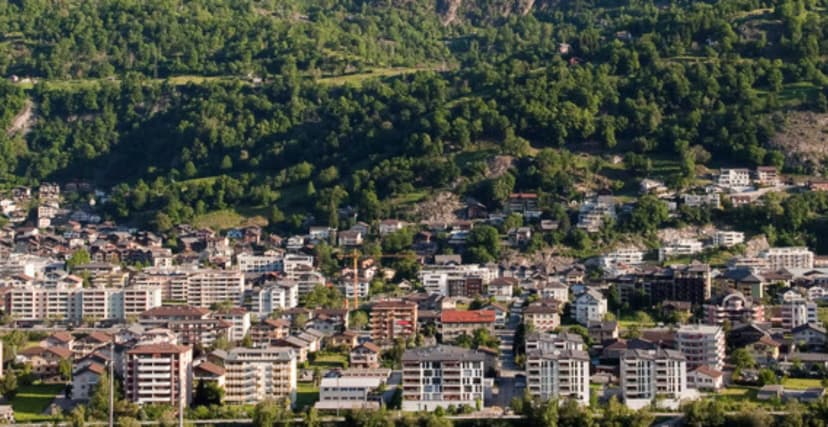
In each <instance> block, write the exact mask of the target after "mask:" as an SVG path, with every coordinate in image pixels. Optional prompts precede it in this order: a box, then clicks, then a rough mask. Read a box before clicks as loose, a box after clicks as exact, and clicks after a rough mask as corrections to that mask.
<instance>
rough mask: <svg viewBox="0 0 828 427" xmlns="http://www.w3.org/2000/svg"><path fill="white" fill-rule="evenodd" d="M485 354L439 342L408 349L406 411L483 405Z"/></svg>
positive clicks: (405, 363) (404, 378)
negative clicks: (439, 343) (433, 344)
mask: <svg viewBox="0 0 828 427" xmlns="http://www.w3.org/2000/svg"><path fill="white" fill-rule="evenodd" d="M484 361H485V356H484V354H483V353H481V352H479V351H476V350H468V349H465V348H461V347H454V346H448V345H437V346H433V347H418V348H414V349H409V350H406V351H405V353H403V356H402V365H403V379H402V382H403V404H402V409H403V411H433V410H435V409H436V408H438V407H442V408H444V409H445V408H448V406H449V405H453V406H455V407H457V406H459V405H468V406H471V407H475V405H477V403H478V402H479V403H480V404H481V405H482V404H483V397H484V388H483V387H484V385H483V375H484Z"/></svg>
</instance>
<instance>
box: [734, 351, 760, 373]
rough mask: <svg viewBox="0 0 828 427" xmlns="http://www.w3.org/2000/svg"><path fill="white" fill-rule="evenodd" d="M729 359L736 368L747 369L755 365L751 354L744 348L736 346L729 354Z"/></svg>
mask: <svg viewBox="0 0 828 427" xmlns="http://www.w3.org/2000/svg"><path fill="white" fill-rule="evenodd" d="M730 360H731V362H733V364H734V365H735V366H736V369H739V370H741V369H748V368H752V367H754V366H756V361H755V360H754V359H753V355H752V354H750V351H748V350H747V349H746V348H737V349H736V350H733V353H731V354H730Z"/></svg>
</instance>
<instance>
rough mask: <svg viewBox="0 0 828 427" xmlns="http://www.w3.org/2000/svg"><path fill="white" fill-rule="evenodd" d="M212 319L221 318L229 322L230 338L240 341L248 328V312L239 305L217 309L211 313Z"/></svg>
mask: <svg viewBox="0 0 828 427" xmlns="http://www.w3.org/2000/svg"><path fill="white" fill-rule="evenodd" d="M213 318H214V319H219V320H223V321H225V322H227V323H229V324H230V325H231V326H230V340H231V341H236V342H238V341H241V340H243V339H244V337H245V335H247V332H248V331H249V330H250V325H251V323H250V313H248V312H247V310H245V309H243V308H241V307H233V308H229V309H226V310H219V311H216V312H214V313H213Z"/></svg>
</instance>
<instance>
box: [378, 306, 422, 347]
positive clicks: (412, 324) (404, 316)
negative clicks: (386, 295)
mask: <svg viewBox="0 0 828 427" xmlns="http://www.w3.org/2000/svg"><path fill="white" fill-rule="evenodd" d="M416 330H417V304H415V303H413V302H404V301H395V300H386V301H379V302H377V303H374V305H372V306H371V339H372V340H374V341H376V342H391V341H394V340H395V339H396V338H398V337H407V336H409V335H411V334H413V333H414V332H415V331H416Z"/></svg>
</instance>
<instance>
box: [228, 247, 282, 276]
mask: <svg viewBox="0 0 828 427" xmlns="http://www.w3.org/2000/svg"><path fill="white" fill-rule="evenodd" d="M282 261H283V260H282V254H280V253H278V252H276V251H267V252H265V253H263V254H261V255H254V254H249V253H241V254H238V255H237V256H236V263H237V264H238V267H239V271H241V272H242V273H270V272H275V271H282V270H283V269H284V264H283V262H282Z"/></svg>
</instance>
